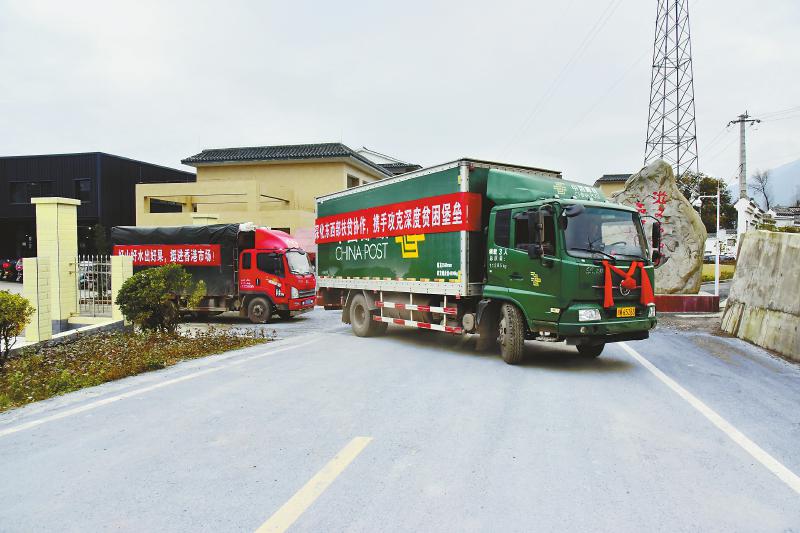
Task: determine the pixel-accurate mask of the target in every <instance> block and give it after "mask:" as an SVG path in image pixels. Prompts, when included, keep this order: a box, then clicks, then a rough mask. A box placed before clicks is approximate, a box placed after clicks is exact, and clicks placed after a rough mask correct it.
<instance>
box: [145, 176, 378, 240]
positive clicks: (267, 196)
mask: <svg viewBox="0 0 800 533" xmlns="http://www.w3.org/2000/svg"><path fill="white" fill-rule="evenodd" d="M348 175H349V176H353V177H357V178H359V180H360V182H362V183H368V182H372V181H377V180H378V179H379V178H381V176H378V174H377V173H375V174H374V175H373V174H369V173H367V172H365V171H364V170H362V169H360V168H357V167H356V166H354V165H351V164H349V163H348V162H347V161H321V162H305V161H300V162H292V163H285V162H282V163H236V164H232V163H226V164H219V165H203V166H200V167H198V169H197V182H196V183H165V184H140V185H137V186H136V225H137V226H178V225H190V224H192V218H191V217H192V212H193V211H194V209H193V207H192V206H193V205H194V206H196V210H197V211H196V212H197V213H213V214H216V215H219V223H235V222H254V223H255V224H257V225H259V226H269V227H273V228H289V229H290V230H291V231H292V232H294V231H295V230H297V229H300V228H313V226H314V208H315V200H314V199H315V197H316V196H321V195H324V194H329V193H332V192H335V191H340V190H342V189H345V188H347V176H348ZM152 198H157V199H161V200H167V201H172V202H180V203H183V204H184V209H183V212H181V213H150V209H149V203H150V199H152Z"/></svg>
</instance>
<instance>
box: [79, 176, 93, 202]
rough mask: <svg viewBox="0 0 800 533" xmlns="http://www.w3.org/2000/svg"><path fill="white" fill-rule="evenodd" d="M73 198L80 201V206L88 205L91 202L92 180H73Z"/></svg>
mask: <svg viewBox="0 0 800 533" xmlns="http://www.w3.org/2000/svg"><path fill="white" fill-rule="evenodd" d="M75 198H77V199H78V200H80V201H81V204H88V203H90V202H91V201H92V180H90V179H79V180H75Z"/></svg>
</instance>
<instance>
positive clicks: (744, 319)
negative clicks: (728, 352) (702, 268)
mask: <svg viewBox="0 0 800 533" xmlns="http://www.w3.org/2000/svg"><path fill="white" fill-rule="evenodd" d="M722 329H723V330H724V331H726V332H728V333H730V334H732V335H736V336H737V337H739V338H742V339H746V340H748V341H750V342H753V343H755V344H758V345H759V346H763V347H764V348H768V349H770V350H774V351H776V352H778V353H780V354H782V355H784V356H786V357H788V358H790V359H793V360H795V361H800V234H790V233H776V232H771V231H748V232H747V233H745V234H744V235H743V236H742V241H741V243H740V247H739V255H738V258H737V262H736V274H735V275H734V278H733V284H732V285H731V292H730V295H729V296H728V303H727V304H726V306H725V312H724V313H723V315H722Z"/></svg>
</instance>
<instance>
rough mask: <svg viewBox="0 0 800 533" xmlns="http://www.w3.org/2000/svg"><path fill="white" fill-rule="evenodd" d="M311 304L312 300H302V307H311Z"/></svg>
mask: <svg viewBox="0 0 800 533" xmlns="http://www.w3.org/2000/svg"><path fill="white" fill-rule="evenodd" d="M313 303H314V300H313V299H309V300H303V305H311V304H313Z"/></svg>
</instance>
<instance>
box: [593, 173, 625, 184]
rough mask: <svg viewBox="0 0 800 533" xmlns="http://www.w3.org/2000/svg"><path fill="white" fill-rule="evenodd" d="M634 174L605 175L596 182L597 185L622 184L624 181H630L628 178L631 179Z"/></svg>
mask: <svg viewBox="0 0 800 533" xmlns="http://www.w3.org/2000/svg"><path fill="white" fill-rule="evenodd" d="M631 175H632V174H603V175H602V176H600V178H599V179H598V180H597V181H595V182H594V184H595V185H597V184H598V183H620V182H624V181H628V178H630V177H631Z"/></svg>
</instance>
